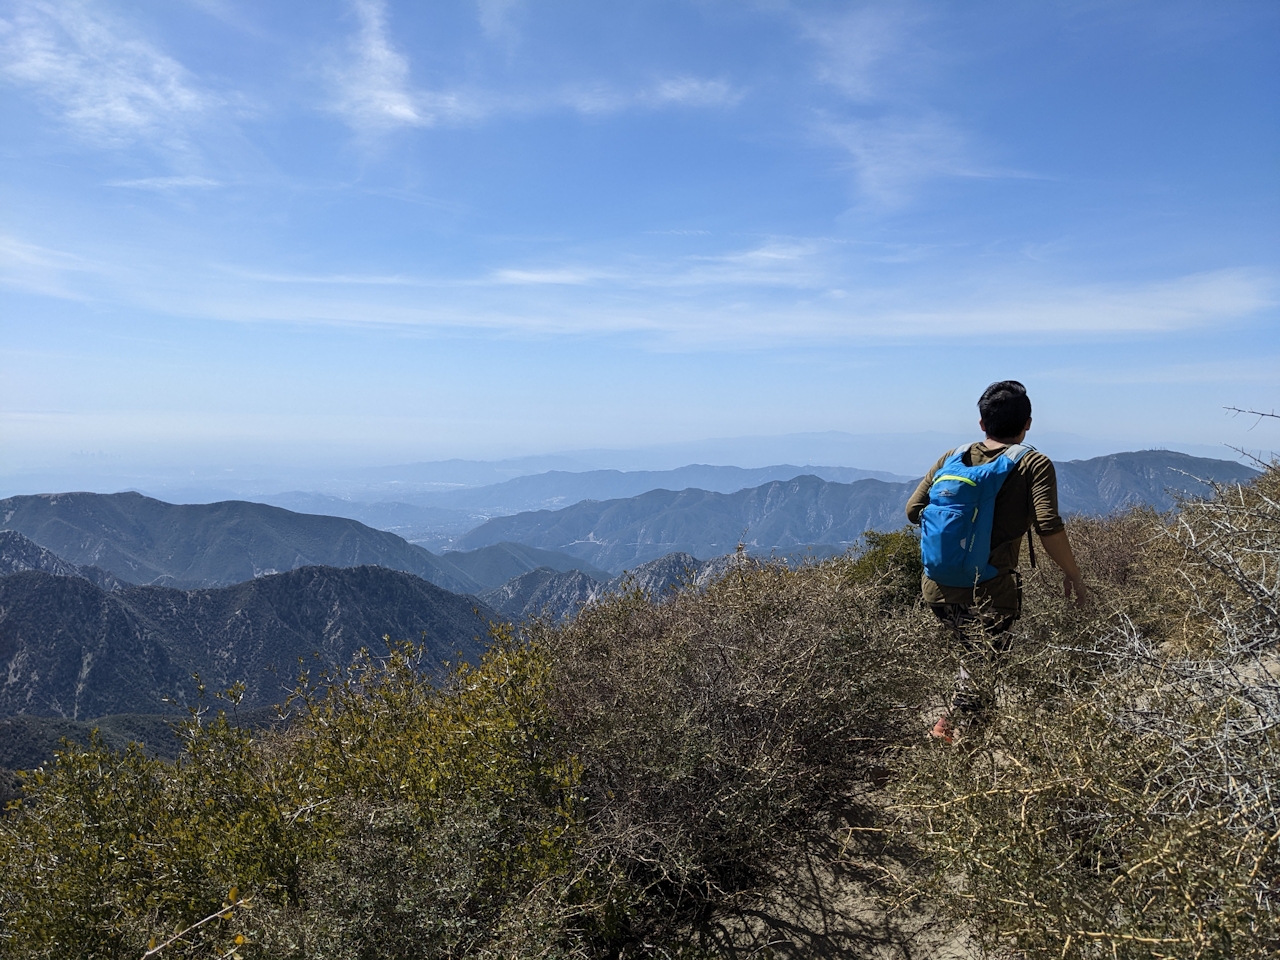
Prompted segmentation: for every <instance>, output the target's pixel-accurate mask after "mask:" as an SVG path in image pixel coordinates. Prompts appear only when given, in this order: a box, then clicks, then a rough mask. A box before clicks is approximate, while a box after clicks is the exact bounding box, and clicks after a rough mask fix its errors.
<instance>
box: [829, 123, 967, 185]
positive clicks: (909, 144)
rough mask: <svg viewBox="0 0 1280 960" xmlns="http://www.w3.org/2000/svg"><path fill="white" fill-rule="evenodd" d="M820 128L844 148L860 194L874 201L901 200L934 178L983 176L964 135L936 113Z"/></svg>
mask: <svg viewBox="0 0 1280 960" xmlns="http://www.w3.org/2000/svg"><path fill="white" fill-rule="evenodd" d="M824 129H825V132H826V133H827V134H828V135H829V136H830V137H831V138H832V139H834V140H835V141H836V142H837V143H839V144H840V145H841V146H842V147H843V148H844V149H845V150H847V151H848V154H849V160H850V165H851V166H852V168H853V171H854V176H855V178H856V179H857V183H858V187H859V190H860V192H861V194H862V196H864V197H866V198H869V199H871V200H873V201H874V202H875V203H877V204H880V205H884V206H895V205H898V204H901V203H903V202H905V201H906V200H908V199H910V198H911V196H912V195H913V193H914V191H915V190H916V188H917V187H918V186H919V185H920V184H921V183H923V182H924V181H926V180H930V179H933V178H935V177H940V176H982V175H983V174H982V173H981V172H979V170H978V169H977V168H975V167H974V166H973V165H972V164H971V161H970V159H969V149H968V144H967V138H966V137H965V135H964V134H963V133H962V132H961V131H960V130H959V129H958V128H957V126H956V125H955V124H954V123H953V122H951V121H949V120H947V119H946V118H944V117H941V116H938V115H936V114H925V115H917V116H888V117H881V118H877V119H874V120H845V121H843V122H832V123H828V124H825V125H824Z"/></svg>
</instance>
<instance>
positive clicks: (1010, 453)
mask: <svg viewBox="0 0 1280 960" xmlns="http://www.w3.org/2000/svg"><path fill="white" fill-rule="evenodd" d="M1035 449H1036V448H1035V447H1033V446H1032V445H1031V444H1029V443H1013V444H1010V445H1009V446H1007V447H1005V448H1004V450H1002V451H1001V453H1003V454H1004V455H1005V456H1006V457H1008V458H1009V459H1010V460H1012V461H1013V462H1014V463H1017V462H1018V461H1019V460H1021V459H1022V458H1023V457H1025V456H1026V455H1027V454H1028V453H1034V452H1035Z"/></svg>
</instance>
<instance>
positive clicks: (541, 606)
mask: <svg viewBox="0 0 1280 960" xmlns="http://www.w3.org/2000/svg"><path fill="white" fill-rule="evenodd" d="M738 562H739V561H738V559H737V557H736V556H735V555H734V554H728V555H726V556H721V557H715V558H714V559H711V560H698V559H696V558H695V557H692V556H690V555H689V554H687V553H669V554H667V555H666V556H663V557H659V558H658V559H656V560H650V561H649V562H648V563H642V564H640V565H639V566H637V567H635V568H634V569H631V570H627V571H626V572H625V573H623V574H621V575H619V576H617V577H612V578H610V577H608V576H607V575H605V576H601V577H591V576H588V575H587V574H585V573H583V572H582V571H580V570H567V571H556V570H552V569H551V568H549V567H539V568H538V569H537V570H531V571H530V572H528V573H526V574H523V575H521V576H518V577H515V578H513V579H511V580H508V581H507V582H506V583H504V584H502V585H501V586H498V587H494V588H493V589H491V590H486V591H485V592H484V593H482V594H481V595H480V599H482V600H483V601H484V602H485V603H487V604H488V605H489V606H491V607H493V609H494V610H496V611H498V612H499V613H500V614H502V615H503V616H504V617H507V618H509V619H511V620H512V621H514V622H516V623H520V622H522V621H524V620H526V619H527V618H529V617H540V616H547V617H551V618H552V619H553V620H563V619H565V618H566V617H569V616H572V615H573V614H576V613H577V612H578V611H579V610H581V609H582V608H583V607H584V606H586V605H587V604H588V603H591V602H592V601H594V600H599V599H601V598H602V597H607V596H610V595H615V594H619V593H624V592H627V591H633V590H639V591H641V592H642V593H645V594H647V595H648V596H650V597H652V598H654V599H657V600H661V599H663V598H666V597H669V596H672V595H673V594H674V593H675V592H676V591H677V590H679V589H682V588H684V587H689V586H695V587H700V586H704V585H706V584H707V583H708V582H710V581H711V580H713V579H714V578H716V577H719V576H722V575H723V574H724V573H725V572H726V571H727V570H729V569H730V568H732V567H733V566H735V564H737V563H738Z"/></svg>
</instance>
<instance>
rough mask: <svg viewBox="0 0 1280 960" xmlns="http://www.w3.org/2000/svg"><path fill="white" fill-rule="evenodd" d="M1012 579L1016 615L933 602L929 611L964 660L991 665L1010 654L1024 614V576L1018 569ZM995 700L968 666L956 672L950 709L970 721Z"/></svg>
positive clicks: (984, 607)
mask: <svg viewBox="0 0 1280 960" xmlns="http://www.w3.org/2000/svg"><path fill="white" fill-rule="evenodd" d="M1010 576H1012V577H1013V579H1014V584H1015V586H1016V590H1017V607H1016V609H1015V611H1014V612H1009V611H1008V609H1007V605H1006V609H1003V610H997V609H995V608H993V607H992V605H991V604H989V603H982V604H979V605H970V604H965V603H931V604H929V609H930V610H932V611H933V614H934V616H936V617H937V618H938V619H939V620H941V621H942V623H943V624H945V625H946V627H947V629H948V630H949V631H950V633H951V635H952V636H953V637H954V638H955V641H956V643H957V644H959V646H960V647H961V648H962V649H963V651H964V653H963V654H962V660H969V661H972V660H974V659H975V658H980V659H981V660H983V661H984V662H986V663H990V662H992V661H993V660H996V659H998V658H999V657H1000V655H1001V654H1004V653H1007V652H1008V650H1009V647H1010V646H1012V643H1013V638H1012V637H1010V636H1009V628H1010V627H1012V626H1013V625H1014V623H1015V622H1016V621H1017V619H1018V616H1019V615H1020V614H1021V613H1022V577H1021V576H1020V575H1019V574H1018V572H1017V571H1016V570H1015V571H1013V572H1012V573H1011V574H1010ZM993 700H994V697H993V694H992V692H991V691H990V690H980V689H979V688H978V687H977V686H976V685H975V684H974V682H973V677H972V675H971V674H970V673H969V670H968V669H967V668H966V666H964V665H963V663H962V665H961V667H960V668H959V670H957V671H956V680H955V693H954V694H953V695H952V698H951V710H952V711H953V712H957V713H960V714H963V715H966V716H968V717H970V718H975V717H978V716H980V715H981V714H983V713H985V712H986V711H987V710H988V709H990V707H991V706H992V702H993Z"/></svg>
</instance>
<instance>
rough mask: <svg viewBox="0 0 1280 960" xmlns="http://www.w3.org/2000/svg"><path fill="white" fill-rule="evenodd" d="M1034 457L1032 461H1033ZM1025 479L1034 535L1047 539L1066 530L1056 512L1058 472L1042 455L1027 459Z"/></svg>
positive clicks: (1050, 461)
mask: <svg viewBox="0 0 1280 960" xmlns="http://www.w3.org/2000/svg"><path fill="white" fill-rule="evenodd" d="M1033 457H1034V459H1033ZM1027 461H1028V462H1027V474H1028V477H1027V479H1028V480H1029V481H1030V482H1031V516H1032V522H1033V523H1034V524H1035V528H1036V533H1038V534H1040V536H1042V537H1048V536H1051V535H1053V534H1055V533H1058V532H1059V531H1060V530H1064V529H1066V526H1067V525H1066V523H1064V522H1063V520H1062V515H1061V514H1060V513H1059V512H1058V471H1057V470H1056V469H1055V468H1054V466H1053V461H1052V460H1050V459H1049V458H1048V457H1046V456H1044V455H1043V454H1033V455H1029V456H1028V457H1027Z"/></svg>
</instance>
